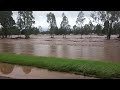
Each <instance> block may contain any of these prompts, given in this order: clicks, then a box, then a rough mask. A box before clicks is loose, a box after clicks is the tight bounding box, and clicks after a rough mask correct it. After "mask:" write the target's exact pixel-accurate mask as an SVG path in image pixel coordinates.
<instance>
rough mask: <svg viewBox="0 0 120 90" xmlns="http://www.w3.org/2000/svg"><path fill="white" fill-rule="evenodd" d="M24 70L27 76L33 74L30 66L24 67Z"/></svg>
mask: <svg viewBox="0 0 120 90" xmlns="http://www.w3.org/2000/svg"><path fill="white" fill-rule="evenodd" d="M22 69H23V72H24V73H25V74H28V73H30V72H31V69H32V68H31V67H28V66H22Z"/></svg>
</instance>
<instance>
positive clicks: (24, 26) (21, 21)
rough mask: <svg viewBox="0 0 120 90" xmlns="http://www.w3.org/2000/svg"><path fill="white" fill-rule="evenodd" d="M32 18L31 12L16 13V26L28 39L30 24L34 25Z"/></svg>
mask: <svg viewBox="0 0 120 90" xmlns="http://www.w3.org/2000/svg"><path fill="white" fill-rule="evenodd" d="M34 23H35V21H34V17H33V12H32V11H19V12H18V21H17V25H18V27H19V29H20V31H21V30H24V33H25V38H26V39H27V38H30V37H29V36H30V32H31V31H30V30H31V26H32V24H34Z"/></svg>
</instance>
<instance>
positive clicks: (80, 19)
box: [76, 11, 85, 39]
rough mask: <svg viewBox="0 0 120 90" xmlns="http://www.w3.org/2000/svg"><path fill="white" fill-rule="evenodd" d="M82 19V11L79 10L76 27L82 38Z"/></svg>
mask: <svg viewBox="0 0 120 90" xmlns="http://www.w3.org/2000/svg"><path fill="white" fill-rule="evenodd" d="M84 20H85V18H84V13H83V12H82V11H80V12H79V14H78V16H77V20H76V25H77V28H78V29H79V30H80V33H81V39H82V34H83V29H82V24H83V22H84ZM80 28H81V29H80Z"/></svg>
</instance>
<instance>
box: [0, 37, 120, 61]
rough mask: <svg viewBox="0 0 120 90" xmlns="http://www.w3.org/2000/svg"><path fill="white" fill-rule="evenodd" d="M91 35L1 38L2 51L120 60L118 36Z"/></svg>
mask: <svg viewBox="0 0 120 90" xmlns="http://www.w3.org/2000/svg"><path fill="white" fill-rule="evenodd" d="M13 37H16V36H13ZM89 37H90V36H89V35H87V36H83V39H80V35H76V36H74V35H68V36H67V39H63V38H62V36H55V38H53V39H51V38H50V36H48V35H37V36H34V35H32V36H31V39H0V52H11V53H16V54H32V55H38V56H53V57H63V58H83V59H91V60H101V61H102V60H103V61H104V60H106V61H111V62H120V41H119V40H116V38H117V36H112V38H111V40H106V39H105V36H95V35H94V36H91V38H89Z"/></svg>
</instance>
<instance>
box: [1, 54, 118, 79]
mask: <svg viewBox="0 0 120 90" xmlns="http://www.w3.org/2000/svg"><path fill="white" fill-rule="evenodd" d="M0 62H3V63H10V64H19V65H28V66H35V67H39V68H44V69H48V70H53V71H62V72H70V73H77V74H83V75H87V76H89V75H93V76H95V77H100V78H120V64H115V63H114V64H113V63H110V62H100V61H92V60H77V59H76V60H75V59H65V58H53V57H41V56H30V55H16V54H10V53H0Z"/></svg>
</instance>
